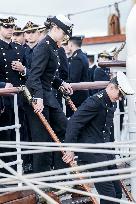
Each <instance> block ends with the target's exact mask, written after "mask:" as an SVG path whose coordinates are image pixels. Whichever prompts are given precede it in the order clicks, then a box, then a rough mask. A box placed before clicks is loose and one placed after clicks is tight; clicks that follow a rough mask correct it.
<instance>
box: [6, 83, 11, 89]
mask: <svg viewBox="0 0 136 204" xmlns="http://www.w3.org/2000/svg"><path fill="white" fill-rule="evenodd" d="M12 87H13V85H12V84H11V83H6V85H5V88H12Z"/></svg>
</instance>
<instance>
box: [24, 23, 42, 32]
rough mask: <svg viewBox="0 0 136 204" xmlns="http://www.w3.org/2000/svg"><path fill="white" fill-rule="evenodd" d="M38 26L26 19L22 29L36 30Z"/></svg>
mask: <svg viewBox="0 0 136 204" xmlns="http://www.w3.org/2000/svg"><path fill="white" fill-rule="evenodd" d="M38 28H39V25H37V24H35V23H33V22H31V21H28V22H27V23H26V25H25V26H24V28H23V30H24V32H27V31H31V30H38Z"/></svg>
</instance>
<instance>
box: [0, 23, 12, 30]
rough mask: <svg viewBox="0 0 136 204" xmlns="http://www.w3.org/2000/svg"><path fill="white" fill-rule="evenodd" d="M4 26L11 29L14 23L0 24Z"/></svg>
mask: <svg viewBox="0 0 136 204" xmlns="http://www.w3.org/2000/svg"><path fill="white" fill-rule="evenodd" d="M2 26H3V27H4V28H7V29H8V28H11V29H13V28H14V25H13V24H3V25H2Z"/></svg>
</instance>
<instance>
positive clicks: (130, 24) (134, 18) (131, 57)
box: [126, 5, 136, 199]
mask: <svg viewBox="0 0 136 204" xmlns="http://www.w3.org/2000/svg"><path fill="white" fill-rule="evenodd" d="M126 41H127V76H128V78H129V80H130V82H131V84H132V87H133V89H134V90H135V92H136V5H135V6H134V7H133V8H132V10H131V12H130V14H129V16H128V19H127V25H126ZM135 97H136V95H134V96H131V97H128V113H129V134H130V139H131V140H133V139H135V138H136V108H135V107H136V98H135ZM131 165H132V167H135V166H136V160H134V161H133V162H132V163H131ZM131 189H132V195H133V197H134V199H136V178H133V179H131Z"/></svg>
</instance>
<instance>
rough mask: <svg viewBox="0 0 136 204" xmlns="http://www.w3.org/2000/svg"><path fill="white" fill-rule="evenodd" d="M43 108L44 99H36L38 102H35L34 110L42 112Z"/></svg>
mask: <svg viewBox="0 0 136 204" xmlns="http://www.w3.org/2000/svg"><path fill="white" fill-rule="evenodd" d="M43 109H44V105H43V99H41V98H38V99H36V103H35V104H34V112H35V113H38V112H39V113H42V111H43Z"/></svg>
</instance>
